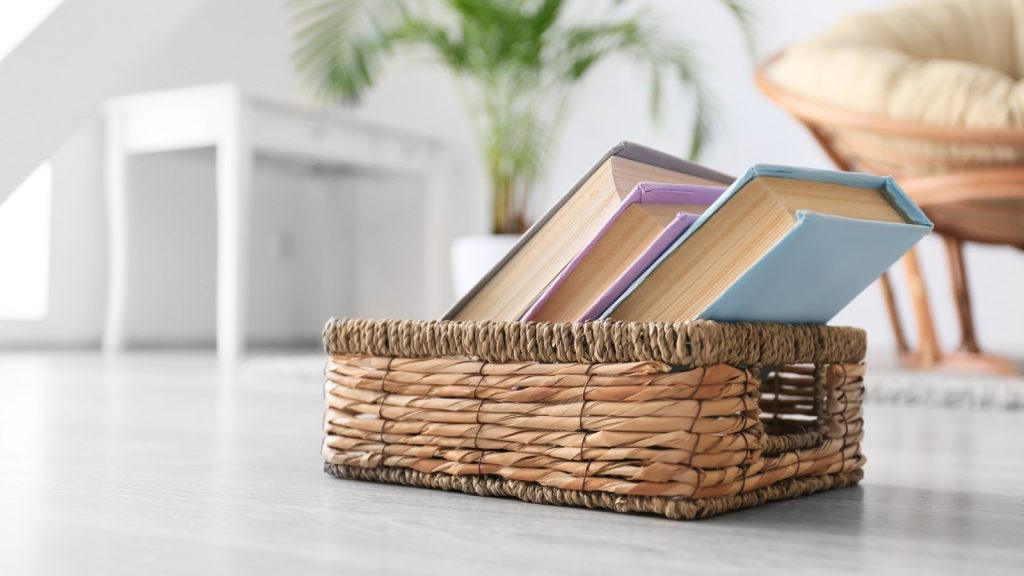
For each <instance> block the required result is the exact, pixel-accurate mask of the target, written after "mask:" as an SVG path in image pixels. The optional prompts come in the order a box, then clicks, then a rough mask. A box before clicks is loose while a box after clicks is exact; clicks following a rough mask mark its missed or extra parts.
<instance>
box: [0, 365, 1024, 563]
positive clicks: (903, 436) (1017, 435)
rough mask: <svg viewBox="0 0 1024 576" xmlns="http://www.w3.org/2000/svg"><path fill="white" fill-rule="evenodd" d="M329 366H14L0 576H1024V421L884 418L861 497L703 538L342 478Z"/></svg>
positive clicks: (634, 521)
mask: <svg viewBox="0 0 1024 576" xmlns="http://www.w3.org/2000/svg"><path fill="white" fill-rule="evenodd" d="M317 362H318V361H317V359H315V358H311V359H309V361H308V363H302V362H299V363H297V364H295V365H297V366H300V367H301V368H300V369H299V370H297V371H295V370H292V371H289V370H282V369H272V367H273V366H276V364H274V363H273V362H268V361H255V362H251V363H249V364H247V365H245V366H244V367H243V368H242V369H241V370H240V371H238V372H236V373H234V374H232V373H226V372H218V370H217V368H216V364H215V363H214V361H213V358H212V357H211V356H200V355H180V354H177V355H171V354H168V355H153V354H150V355H142V356H129V357H126V358H124V359H122V360H119V361H117V362H110V361H104V360H102V359H101V358H100V357H98V356H94V355H84V354H77V355H76V354H56V355H28V354H19V355H6V356H0V574H3V575H21V574H104V575H118V574H145V575H150V574H165V573H175V574H247V575H252V574H304V575H305V574H367V573H393V574H407V573H414V574H444V575H446V576H451V575H454V574H461V573H487V574H517V575H523V574H540V573H561V574H585V575H588V576H591V575H595V574H616V575H619V576H628V575H631V574H669V573H676V574H685V573H690V574H729V573H736V574H745V575H748V576H749V575H752V574H757V575H759V576H760V575H762V574H775V573H779V574H787V575H792V574H795V573H803V572H807V573H815V574H822V573H832V572H836V573H841V572H858V573H867V574H887V573H905V574H940V573H941V574H946V573H948V574H983V575H986V576H989V575H994V574H1010V573H1015V574H1024V440H1022V437H1024V434H1022V432H1021V431H1022V429H1024V426H1022V425H1024V413H1020V412H1018V413H1012V412H967V411H963V412H957V411H951V410H935V409H912V408H894V407H881V406H871V405H869V406H868V411H867V423H868V436H867V440H866V449H865V450H866V453H867V455H868V466H867V477H866V479H865V480H864V482H863V484H862V485H861V486H860V487H856V488H850V489H845V490H840V491H836V492H832V493H827V494H822V495H817V496H812V497H808V498H804V499H800V500H794V501H789V502H783V503H777V504H772V505H768V506H765V507H762V508H757V509H753V510H747V511H742V512H735V513H731V514H728V515H726V516H722V517H719V518H716V519H712V520H705V521H698V522H691V523H685V522H674V521H669V520H664V519H659V518H653V517H638V516H624V515H620V514H614V513H610V512H595V511H588V510H579V509H570V508H558V507H552V506H539V505H531V504H524V503H520V502H516V501H511V500H498V499H488V498H480V497H475V496H467V495H461V494H449V493H440V492H433V491H428V490H422V489H413V488H400V487H393V486H384V485H375V484H369V483H362V482H354V481H341V480H337V479H334V478H331V477H329V476H327V475H325V474H324V473H323V472H322V471H321V465H320V455H319V447H320V434H321V431H320V417H321V414H322V407H321V388H320V382H319V381H318V380H317V379H316V373H317V371H318V370H319V368H320V366H319V365H318V364H317ZM307 373H308V374H309V377H308V378H307V377H304V376H303V374H307ZM868 387H869V388H870V379H869V381H868Z"/></svg>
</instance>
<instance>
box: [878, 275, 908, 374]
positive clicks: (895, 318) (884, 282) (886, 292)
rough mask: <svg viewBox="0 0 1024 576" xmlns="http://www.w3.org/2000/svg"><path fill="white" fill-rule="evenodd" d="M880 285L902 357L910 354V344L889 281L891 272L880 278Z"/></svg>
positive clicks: (897, 348) (897, 349)
mask: <svg viewBox="0 0 1024 576" xmlns="http://www.w3.org/2000/svg"><path fill="white" fill-rule="evenodd" d="M878 285H879V286H880V287H881V288H882V298H884V299H885V308H886V310H888V312H889V321H890V322H891V323H892V333H893V336H894V337H895V338H896V351H897V352H898V353H899V355H900V358H906V357H907V356H909V355H910V346H908V345H907V337H906V335H905V334H904V333H903V322H902V321H901V320H900V311H899V308H897V307H896V298H895V296H893V291H892V283H891V282H889V273H888V272H886V273H884V274H882V276H881V277H879V278H878Z"/></svg>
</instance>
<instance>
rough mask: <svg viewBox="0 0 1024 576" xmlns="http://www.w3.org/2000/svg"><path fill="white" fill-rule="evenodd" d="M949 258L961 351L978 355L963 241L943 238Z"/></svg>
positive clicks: (947, 237) (948, 237) (949, 237)
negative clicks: (958, 322)
mask: <svg viewBox="0 0 1024 576" xmlns="http://www.w3.org/2000/svg"><path fill="white" fill-rule="evenodd" d="M942 239H943V240H944V241H945V243H946V255H947V256H948V257H949V275H950V280H951V281H952V285H953V302H954V303H955V304H956V314H957V319H958V320H959V321H960V349H961V350H962V351H964V352H968V353H971V354H977V353H979V352H981V350H980V349H979V347H978V339H977V337H976V336H975V333H974V316H973V315H972V313H971V294H970V291H969V290H968V288H967V273H966V271H965V270H964V254H963V241H962V240H960V239H958V238H953V237H952V236H942Z"/></svg>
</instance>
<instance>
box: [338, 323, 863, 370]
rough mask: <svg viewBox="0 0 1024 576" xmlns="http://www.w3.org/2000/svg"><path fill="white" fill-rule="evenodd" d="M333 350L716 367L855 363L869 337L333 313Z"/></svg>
mask: <svg viewBox="0 0 1024 576" xmlns="http://www.w3.org/2000/svg"><path fill="white" fill-rule="evenodd" d="M323 343H324V349H325V351H326V352H328V353H332V354H351V355H368V356H386V357H402V358H433V357H446V356H470V357H475V358H479V359H481V360H484V361H487V362H500V363H505V362H542V363H584V364H596V363H606V362H636V361H647V360H655V361H661V362H666V363H668V364H673V365H680V366H709V365H713V364H720V363H725V364H732V365H758V364H803V363H856V362H861V361H863V359H864V356H865V353H866V351H867V334H866V333H865V332H864V330H861V329H859V328H852V327H843V326H828V325H818V324H814V325H803V324H761V323H746V322H743V323H723V322H714V321H710V320H690V321H687V322H674V323H663V322H649V323H642V322H619V321H614V320H600V321H593V322H576V323H569V322H564V323H551V322H498V321H479V322H464V321H449V320H368V319H353V318H331V319H329V320H328V321H327V324H326V325H325V326H324V330H323Z"/></svg>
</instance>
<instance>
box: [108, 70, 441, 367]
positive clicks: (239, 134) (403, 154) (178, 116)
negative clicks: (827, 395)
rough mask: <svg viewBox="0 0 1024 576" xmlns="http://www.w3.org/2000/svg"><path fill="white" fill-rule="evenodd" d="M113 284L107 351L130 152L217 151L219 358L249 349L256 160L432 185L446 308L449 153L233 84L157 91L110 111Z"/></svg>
mask: <svg viewBox="0 0 1024 576" xmlns="http://www.w3.org/2000/svg"><path fill="white" fill-rule="evenodd" d="M106 122H107V146H106V173H107V183H106V188H107V190H106V191H107V205H108V217H109V230H110V240H109V251H110V255H109V256H110V258H109V261H110V264H109V284H108V299H107V313H106V324H105V326H104V332H103V349H104V351H106V352H117V351H120V350H122V349H123V348H124V346H125V330H124V327H125V309H126V302H127V300H126V296H127V290H128V280H129V272H130V271H129V270H128V249H127V242H128V226H129V224H130V223H129V222H128V210H127V206H128V196H129V194H130V193H131V192H130V190H128V179H127V162H128V160H129V158H130V156H131V155H132V154H141V153H153V152H169V151H177V150H184V149H190V148H201V147H211V146H212V147H214V149H215V151H216V165H215V169H216V188H217V297H216V302H217V322H216V326H217V328H216V330H217V354H218V356H219V358H220V359H221V360H224V361H228V362H230V361H233V360H236V359H238V358H239V357H240V356H242V355H243V354H244V352H245V335H246V318H245V314H246V279H247V273H248V270H247V262H248V256H249V253H248V248H249V234H250V230H249V218H250V209H251V198H252V179H253V165H254V162H255V161H256V156H257V154H259V155H260V157H263V156H284V157H287V158H290V159H293V160H295V159H297V160H299V161H309V162H315V163H318V164H330V165H337V166H341V167H346V168H358V169H363V170H372V171H377V172H380V173H382V174H394V175H412V176H416V177H421V178H422V179H423V180H424V182H426V183H427V185H426V186H425V189H424V193H425V194H426V195H427V198H426V203H425V204H426V206H427V207H428V208H427V210H428V212H427V214H425V217H426V221H427V225H426V233H425V238H424V241H423V243H422V247H423V250H424V252H423V257H424V259H425V261H426V262H428V263H430V265H429V266H427V269H428V270H429V272H428V274H427V277H426V278H424V286H423V287H424V289H425V290H426V291H427V300H428V302H430V304H431V306H433V307H435V308H436V309H438V310H441V309H442V307H443V304H444V294H443V289H442V286H443V282H444V278H443V274H444V270H445V269H446V267H445V258H446V247H445V246H444V233H443V232H444V221H443V219H444V214H445V209H444V194H445V192H446V181H447V170H448V165H449V161H448V153H447V150H446V148H445V147H444V146H443V145H441V143H439V142H437V141H435V140H433V139H430V138H426V137H423V136H419V135H414V134H409V133H405V132H404V131H398V130H395V129H391V128H384V127H379V126H374V125H371V124H368V123H364V122H358V121H353V120H344V119H339V118H338V117H336V116H333V115H326V114H323V113H320V112H317V111H311V110H303V109H300V108H297V107H294V106H291V105H286V104H281V103H277V102H272V101H269V100H266V99H262V98H257V97H254V96H252V95H249V94H246V93H244V92H242V91H241V90H239V88H238V87H236V86H234V85H229V84H223V85H212V86H202V87H196V88H185V89H180V90H170V91H161V92H152V93H147V94H140V95H134V96H127V97H123V98H118V99H115V100H113V101H111V102H109V103H108V105H107V107H106Z"/></svg>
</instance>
